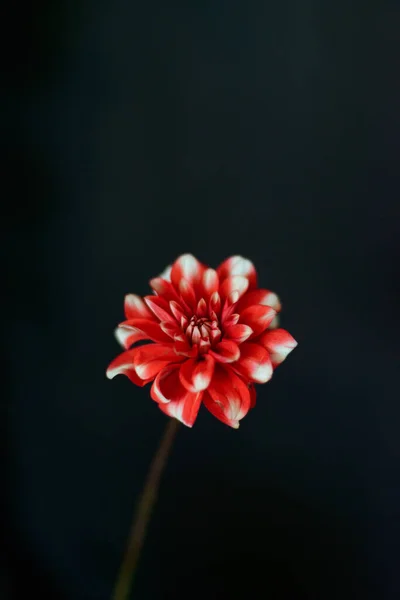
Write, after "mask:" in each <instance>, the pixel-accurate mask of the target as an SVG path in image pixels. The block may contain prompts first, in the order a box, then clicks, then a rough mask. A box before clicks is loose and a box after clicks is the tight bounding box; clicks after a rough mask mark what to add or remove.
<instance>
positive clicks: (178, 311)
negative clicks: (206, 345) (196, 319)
mask: <svg viewBox="0 0 400 600" xmlns="http://www.w3.org/2000/svg"><path fill="white" fill-rule="evenodd" d="M169 309H170V311H171V313H172V314H173V316H174V317H175V319H176V320H177V322H178V323H182V317H183V318H186V314H185V310H184V308H183V307H182V306H181V305H180V304H179V302H175V301H173V300H172V301H171V302H170V303H169Z"/></svg>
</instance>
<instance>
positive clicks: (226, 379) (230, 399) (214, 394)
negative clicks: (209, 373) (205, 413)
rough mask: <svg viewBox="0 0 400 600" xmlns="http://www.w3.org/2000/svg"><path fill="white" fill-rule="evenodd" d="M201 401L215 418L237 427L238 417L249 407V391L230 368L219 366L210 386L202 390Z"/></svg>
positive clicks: (241, 416) (243, 414)
mask: <svg viewBox="0 0 400 600" xmlns="http://www.w3.org/2000/svg"><path fill="white" fill-rule="evenodd" d="M203 401H204V404H205V406H206V407H207V408H208V410H209V411H210V412H211V413H212V414H213V415H214V416H215V417H217V419H219V420H220V421H222V422H223V423H226V424H227V425H230V427H234V428H235V429H237V428H238V427H239V421H240V419H242V418H243V417H244V416H245V415H246V414H247V413H248V411H249V409H250V392H249V389H248V387H247V385H246V384H245V383H244V382H243V381H242V380H241V379H240V377H238V376H237V375H236V374H235V373H234V372H233V371H232V369H230V368H229V367H221V366H219V367H218V368H216V369H215V373H214V377H213V381H212V384H211V386H210V387H209V388H208V390H207V391H206V392H204V396H203Z"/></svg>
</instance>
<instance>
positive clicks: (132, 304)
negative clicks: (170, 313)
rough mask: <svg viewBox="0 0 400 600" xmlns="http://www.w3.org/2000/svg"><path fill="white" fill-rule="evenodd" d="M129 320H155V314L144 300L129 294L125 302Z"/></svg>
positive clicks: (126, 314)
mask: <svg viewBox="0 0 400 600" xmlns="http://www.w3.org/2000/svg"><path fill="white" fill-rule="evenodd" d="M124 310H125V316H126V318H127V319H152V320H155V319H154V315H153V313H152V312H151V311H150V310H149V309H148V308H147V306H146V304H145V303H144V301H143V299H142V298H141V297H140V296H137V295H136V294H127V295H126V296H125V301H124Z"/></svg>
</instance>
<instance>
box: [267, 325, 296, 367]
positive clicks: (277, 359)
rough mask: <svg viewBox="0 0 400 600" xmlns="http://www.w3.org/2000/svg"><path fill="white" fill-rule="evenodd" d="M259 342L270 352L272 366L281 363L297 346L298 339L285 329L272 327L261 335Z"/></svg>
mask: <svg viewBox="0 0 400 600" xmlns="http://www.w3.org/2000/svg"><path fill="white" fill-rule="evenodd" d="M258 343H259V344H261V345H262V346H263V347H264V348H265V349H266V350H267V351H268V352H269V354H270V356H271V361H272V366H273V367H274V368H275V367H277V366H278V365H280V364H281V363H282V362H283V361H284V360H285V358H286V357H287V356H288V355H289V354H290V353H291V351H292V350H294V349H295V348H296V346H297V342H296V340H295V339H294V338H293V337H292V336H291V335H290V333H289V332H288V331H286V330H285V329H272V330H269V331H266V332H265V333H263V334H262V336H260V338H259V340H258Z"/></svg>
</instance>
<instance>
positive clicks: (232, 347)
mask: <svg viewBox="0 0 400 600" xmlns="http://www.w3.org/2000/svg"><path fill="white" fill-rule="evenodd" d="M209 354H211V356H213V357H214V358H215V360H217V361H218V362H221V363H231V362H234V361H235V360H238V358H239V356H240V350H239V346H238V345H237V344H236V343H235V342H234V341H233V340H222V342H219V343H218V344H217V345H216V346H214V349H213V350H209Z"/></svg>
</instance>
